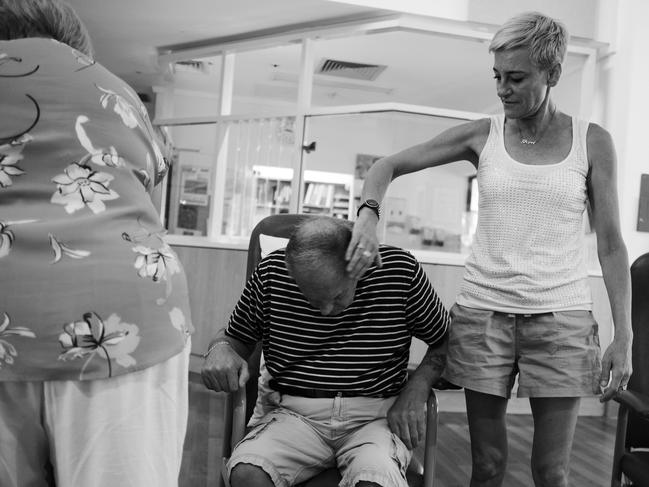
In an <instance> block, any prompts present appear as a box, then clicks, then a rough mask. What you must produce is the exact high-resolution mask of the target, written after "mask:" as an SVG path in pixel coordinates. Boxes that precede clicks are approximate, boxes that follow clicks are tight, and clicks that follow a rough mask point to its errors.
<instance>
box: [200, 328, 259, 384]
mask: <svg viewBox="0 0 649 487" xmlns="http://www.w3.org/2000/svg"><path fill="white" fill-rule="evenodd" d="M253 348H254V347H253V346H249V345H247V344H246V343H244V342H242V341H241V340H237V339H236V338H234V337H231V336H228V335H226V334H225V330H221V331H220V332H219V333H217V335H216V336H215V337H214V338H213V339H212V340H211V341H210V346H209V347H208V349H207V353H205V355H204V356H203V357H204V359H205V360H204V361H203V366H202V368H201V377H202V378H203V384H205V387H207V388H208V389H212V390H214V391H216V392H232V391H236V390H238V389H239V387H243V386H244V385H245V384H246V382H247V381H248V379H249V378H250V373H249V372H248V358H249V357H250V354H251V353H252V350H253Z"/></svg>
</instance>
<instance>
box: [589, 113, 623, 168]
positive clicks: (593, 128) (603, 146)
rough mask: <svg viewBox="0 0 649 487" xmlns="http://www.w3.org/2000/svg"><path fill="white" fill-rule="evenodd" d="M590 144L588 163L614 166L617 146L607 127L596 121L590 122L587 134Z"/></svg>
mask: <svg viewBox="0 0 649 487" xmlns="http://www.w3.org/2000/svg"><path fill="white" fill-rule="evenodd" d="M586 144H587V146H588V163H589V164H590V166H591V167H593V166H595V167H601V166H602V165H604V166H608V167H610V166H613V165H614V164H615V160H616V157H615V147H614V144H613V137H611V134H610V133H609V132H608V130H606V129H605V128H603V127H601V126H600V125H598V124H596V123H590V124H588V133H587V135H586Z"/></svg>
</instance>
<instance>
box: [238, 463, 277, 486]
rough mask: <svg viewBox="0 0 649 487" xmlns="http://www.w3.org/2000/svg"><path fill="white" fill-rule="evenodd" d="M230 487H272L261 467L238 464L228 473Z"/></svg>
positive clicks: (271, 482) (268, 477)
mask: <svg viewBox="0 0 649 487" xmlns="http://www.w3.org/2000/svg"><path fill="white" fill-rule="evenodd" d="M230 485H231V486H232V487H274V484H273V481H272V480H271V479H270V476H269V475H268V474H267V473H266V472H264V470H263V469H262V468H261V467H258V466H256V465H251V464H249V463H238V464H237V465H235V466H234V468H233V469H232V471H231V472H230Z"/></svg>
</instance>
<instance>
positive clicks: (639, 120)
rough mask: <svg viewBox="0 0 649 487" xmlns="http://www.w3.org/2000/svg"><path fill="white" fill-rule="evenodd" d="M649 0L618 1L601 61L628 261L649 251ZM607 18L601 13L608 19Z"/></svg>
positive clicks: (606, 122) (606, 120)
mask: <svg viewBox="0 0 649 487" xmlns="http://www.w3.org/2000/svg"><path fill="white" fill-rule="evenodd" d="M647 19H649V2H646V1H645V0H624V1H620V2H617V38H616V39H615V43H614V45H613V48H614V52H615V54H614V55H612V56H610V57H609V58H608V59H606V60H605V62H603V63H602V67H601V75H602V87H601V90H600V92H601V91H602V90H604V89H607V91H608V93H607V95H608V96H606V98H604V106H603V111H604V117H605V120H604V123H605V127H606V128H608V129H609V130H610V132H611V135H612V136H613V140H614V141H615V144H616V146H617V155H618V192H619V197H620V217H621V225H622V233H623V236H624V239H625V241H626V244H627V248H628V251H629V258H630V261H631V262H633V260H634V259H636V258H637V257H639V256H640V255H642V254H643V253H645V252H648V251H649V233H646V232H638V231H637V230H636V221H637V218H638V201H639V194H640V175H641V174H643V173H649V155H648V153H647V142H646V141H647V129H648V128H649V121H648V120H647V114H648V113H649V90H647V81H648V80H649V63H647V49H648V48H649V30H648V29H647V25H646V22H647ZM605 21H606V19H602V22H603V23H604V22H605Z"/></svg>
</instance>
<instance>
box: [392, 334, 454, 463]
mask: <svg viewBox="0 0 649 487" xmlns="http://www.w3.org/2000/svg"><path fill="white" fill-rule="evenodd" d="M447 345H448V333H447V334H446V335H445V336H444V338H443V339H442V340H441V341H440V342H439V343H438V344H436V345H435V346H432V347H431V346H429V347H428V350H427V351H426V355H424V358H423V359H422V361H421V363H420V364H419V366H418V367H417V369H416V370H415V371H414V372H413V373H412V375H411V376H410V378H409V379H408V383H407V384H406V386H405V387H404V388H403V390H402V391H401V393H400V394H399V397H398V398H397V400H396V401H395V403H394V405H393V406H392V408H390V411H388V424H389V425H390V429H391V430H392V432H393V433H394V434H396V435H397V436H398V437H399V438H401V440H402V441H403V443H404V444H405V445H406V447H407V448H408V449H410V450H412V449H413V448H415V447H416V446H417V445H418V444H419V443H420V442H421V441H423V440H424V438H425V436H426V402H427V401H428V396H429V395H430V391H431V389H432V387H433V384H435V382H437V380H438V379H439V378H440V377H441V375H442V372H443V371H444V367H445V366H446V349H447Z"/></svg>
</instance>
